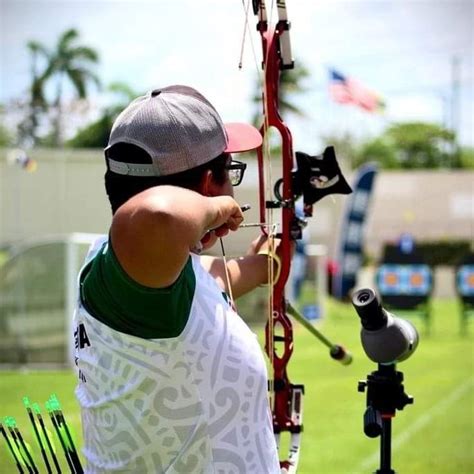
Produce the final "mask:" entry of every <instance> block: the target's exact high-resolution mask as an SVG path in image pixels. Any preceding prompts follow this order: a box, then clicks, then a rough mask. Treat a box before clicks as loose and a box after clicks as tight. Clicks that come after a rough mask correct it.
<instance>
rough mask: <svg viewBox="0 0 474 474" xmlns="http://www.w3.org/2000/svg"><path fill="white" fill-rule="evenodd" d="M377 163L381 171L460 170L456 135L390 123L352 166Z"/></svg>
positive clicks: (435, 127)
mask: <svg viewBox="0 0 474 474" xmlns="http://www.w3.org/2000/svg"><path fill="white" fill-rule="evenodd" d="M368 161H376V162H378V163H379V164H380V165H381V167H383V168H403V169H415V168H460V167H461V166H462V163H461V160H460V153H459V150H458V149H457V147H456V141H455V134H454V133H453V132H451V131H450V130H447V129H445V128H443V127H441V126H439V125H436V124H431V123H423V122H407V123H398V124H393V125H391V126H390V127H388V128H387V130H386V131H385V132H384V133H383V134H382V135H381V136H380V137H377V138H375V139H373V140H370V141H368V142H366V143H364V144H363V145H362V146H361V147H360V148H359V150H358V152H357V155H356V158H355V160H354V165H355V166H358V165H360V164H362V163H365V162H368Z"/></svg>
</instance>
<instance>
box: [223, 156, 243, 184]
mask: <svg viewBox="0 0 474 474" xmlns="http://www.w3.org/2000/svg"><path fill="white" fill-rule="evenodd" d="M246 168H247V164H246V163H242V162H241V161H237V160H232V161H231V162H230V164H228V165H226V166H225V169H226V170H229V180H230V184H232V186H238V185H239V184H240V183H241V182H242V179H243V177H244V171H245V169H246Z"/></svg>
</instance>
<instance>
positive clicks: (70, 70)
mask: <svg viewBox="0 0 474 474" xmlns="http://www.w3.org/2000/svg"><path fill="white" fill-rule="evenodd" d="M78 38H79V32H78V31H77V30H76V29H74V28H71V29H69V30H66V31H65V32H64V33H62V34H61V36H60V37H59V40H58V43H57V45H56V46H55V48H54V49H53V50H52V51H47V50H46V49H45V48H44V47H42V46H41V45H38V43H35V44H36V48H34V49H35V51H36V52H41V53H42V55H43V56H46V57H47V59H48V64H47V67H46V69H45V71H44V72H43V73H42V74H40V75H38V76H37V77H36V79H34V81H33V87H32V90H35V88H36V89H37V90H35V92H34V94H35V97H36V98H38V99H39V98H44V89H45V86H46V84H47V83H49V82H50V81H51V80H52V81H53V82H54V83H55V96H54V101H53V106H54V108H55V118H54V121H53V133H52V144H53V145H55V146H58V145H61V143H62V136H61V123H62V96H63V90H64V83H65V80H66V79H68V80H69V82H70V83H71V84H72V86H73V89H74V90H75V92H76V94H77V96H78V97H79V98H80V99H85V98H86V97H87V86H88V85H89V83H90V82H93V83H95V84H96V85H97V86H99V84H100V83H99V79H98V78H97V76H96V75H95V74H94V73H93V72H92V70H91V66H93V65H95V64H97V63H98V61H99V57H98V54H97V52H96V51H95V50H94V49H92V48H90V47H88V46H82V45H77V44H76V43H77V40H78ZM38 46H40V47H38ZM30 50H32V48H31V47H30ZM32 96H33V94H32Z"/></svg>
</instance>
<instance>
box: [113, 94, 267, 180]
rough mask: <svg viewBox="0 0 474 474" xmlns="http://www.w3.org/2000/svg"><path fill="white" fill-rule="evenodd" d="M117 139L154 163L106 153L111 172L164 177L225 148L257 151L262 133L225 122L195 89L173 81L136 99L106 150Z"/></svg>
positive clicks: (230, 150)
mask: <svg viewBox="0 0 474 474" xmlns="http://www.w3.org/2000/svg"><path fill="white" fill-rule="evenodd" d="M117 143H130V144H133V145H136V146H138V147H140V148H142V149H144V150H145V151H146V152H147V153H148V154H149V155H150V156H151V159H152V163H151V164H141V163H138V164H137V163H124V162H121V161H116V160H114V159H113V158H112V157H110V156H107V153H106V161H107V163H108V168H109V170H110V171H112V172H114V173H117V174H122V175H129V176H144V177H145V176H165V175H170V174H175V173H180V172H181V171H186V170H188V169H191V168H195V167H196V166H199V165H202V164H204V163H206V162H208V161H211V160H213V159H214V158H216V157H218V156H219V155H220V154H221V153H223V152H228V153H238V152H243V151H249V150H253V149H255V148H258V147H259V146H260V145H261V144H262V137H261V135H260V132H259V131H258V130H257V129H256V128H255V127H252V126H251V125H248V124H245V123H228V124H224V123H223V122H222V119H221V118H220V116H219V114H218V113H217V111H216V109H215V108H214V107H213V106H212V104H211V103H210V102H209V101H208V100H207V99H206V98H205V97H203V96H202V95H201V94H200V93H199V92H197V91H196V90H195V89H193V88H191V87H187V86H169V87H164V88H162V89H155V90H153V91H151V92H149V93H148V94H146V95H144V96H142V97H138V98H137V99H135V100H134V101H133V102H132V103H131V104H130V105H129V106H128V107H127V108H126V109H125V110H124V111H123V112H122V113H121V114H120V115H119V116H118V117H117V119H116V120H115V123H114V125H113V127H112V131H111V134H110V138H109V143H108V146H107V148H106V149H105V150H106V152H107V151H108V150H110V148H111V147H112V146H113V145H115V144H117Z"/></svg>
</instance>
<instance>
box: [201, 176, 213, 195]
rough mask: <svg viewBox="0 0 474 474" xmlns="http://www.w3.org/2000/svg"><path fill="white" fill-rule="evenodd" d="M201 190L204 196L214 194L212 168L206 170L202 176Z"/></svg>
mask: <svg viewBox="0 0 474 474" xmlns="http://www.w3.org/2000/svg"><path fill="white" fill-rule="evenodd" d="M199 187H200V192H201V194H202V195H203V196H208V197H211V196H214V195H215V194H214V177H213V175H212V171H211V170H206V171H205V172H204V173H203V174H202V177H201V182H200V184H199Z"/></svg>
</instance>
